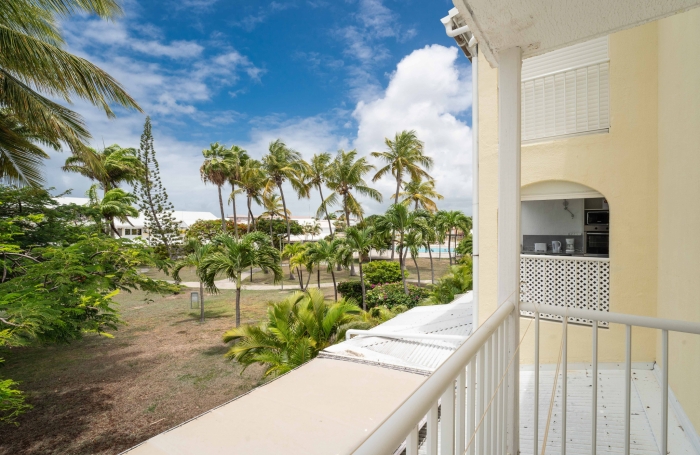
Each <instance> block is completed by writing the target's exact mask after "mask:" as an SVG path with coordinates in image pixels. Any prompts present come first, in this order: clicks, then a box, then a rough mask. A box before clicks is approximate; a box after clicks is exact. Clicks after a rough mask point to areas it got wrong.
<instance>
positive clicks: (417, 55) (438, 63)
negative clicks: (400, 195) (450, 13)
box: [353, 45, 471, 212]
mask: <svg viewBox="0 0 700 455" xmlns="http://www.w3.org/2000/svg"><path fill="white" fill-rule="evenodd" d="M458 57H459V54H458V51H457V48H454V47H450V48H447V47H443V46H439V45H433V46H427V47H425V48H423V49H419V50H416V51H414V52H412V53H411V54H410V55H408V56H407V57H405V58H404V59H403V60H401V62H400V63H399V64H398V65H397V67H396V71H395V72H394V73H393V75H392V76H391V80H390V82H389V84H388V86H387V87H386V90H385V91H384V93H383V94H382V96H380V97H378V98H376V99H374V100H371V101H367V102H365V101H360V102H359V103H358V104H357V106H356V108H355V111H354V112H353V116H354V117H355V119H356V120H357V123H358V131H357V138H356V139H355V141H354V146H355V147H356V148H357V149H358V150H359V151H360V152H361V153H362V154H369V153H371V152H373V151H382V150H384V149H385V148H386V146H385V145H384V138H385V137H386V136H390V137H391V136H393V134H394V133H395V132H399V131H402V130H416V132H417V134H418V137H419V138H420V139H421V140H423V141H424V143H425V150H426V153H427V154H428V155H430V156H431V157H433V159H434V161H435V167H434V169H433V170H432V171H431V175H432V176H433V177H434V178H435V180H436V181H437V189H438V191H439V192H440V193H441V194H443V195H444V196H445V201H444V202H443V203H442V204H441V206H444V207H446V208H451V209H460V210H465V211H467V212H469V211H470V210H469V209H470V207H469V205H470V198H471V165H470V163H471V129H470V128H469V126H468V125H467V124H466V123H465V122H464V121H462V120H460V119H459V115H460V114H464V113H465V112H466V111H467V110H468V109H469V107H470V106H471V90H470V80H469V72H468V71H466V67H464V66H461V65H459V64H458ZM378 187H379V189H380V190H381V191H382V193H383V194H384V195H385V199H386V198H388V196H389V195H390V194H392V193H393V192H394V191H395V187H394V185H393V184H392V183H391V182H390V180H389V179H386V178H385V179H383V180H382V181H380V182H378ZM366 204H367V209H368V211H370V212H375V211H377V210H378V206H377V204H376V203H372V202H370V201H367V202H366Z"/></svg>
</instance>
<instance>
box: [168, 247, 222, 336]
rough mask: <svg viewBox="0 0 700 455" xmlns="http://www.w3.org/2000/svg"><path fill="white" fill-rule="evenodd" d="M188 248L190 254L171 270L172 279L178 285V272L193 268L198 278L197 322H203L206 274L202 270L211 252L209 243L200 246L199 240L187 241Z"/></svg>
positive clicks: (211, 248)
mask: <svg viewBox="0 0 700 455" xmlns="http://www.w3.org/2000/svg"><path fill="white" fill-rule="evenodd" d="M187 244H188V247H189V249H190V250H192V252H191V253H190V254H188V255H187V256H185V257H183V258H181V259H180V260H179V261H177V262H176V263H175V266H174V268H173V272H172V273H173V279H174V280H175V281H176V282H177V283H179V282H180V281H181V280H180V270H182V269H183V268H185V267H194V268H195V270H196V273H197V277H198V278H199V321H200V322H204V281H206V273H205V269H204V260H205V259H206V258H207V257H208V256H209V255H210V254H211V252H212V251H213V245H212V244H211V243H206V244H202V242H200V241H199V239H189V240H188V242H187Z"/></svg>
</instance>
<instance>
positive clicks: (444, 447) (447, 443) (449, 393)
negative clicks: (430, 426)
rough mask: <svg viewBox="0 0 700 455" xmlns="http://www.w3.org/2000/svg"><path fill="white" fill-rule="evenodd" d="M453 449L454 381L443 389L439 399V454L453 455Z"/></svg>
mask: <svg viewBox="0 0 700 455" xmlns="http://www.w3.org/2000/svg"><path fill="white" fill-rule="evenodd" d="M454 450H455V383H454V381H452V382H450V385H449V386H448V387H447V389H445V392H444V393H443V394H442V398H441V399H440V455H453V454H454Z"/></svg>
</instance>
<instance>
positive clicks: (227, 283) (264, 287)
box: [180, 274, 430, 291]
mask: <svg viewBox="0 0 700 455" xmlns="http://www.w3.org/2000/svg"><path fill="white" fill-rule="evenodd" d="M247 276H250V274H248V275H247ZM406 281H407V282H410V283H417V282H418V280H416V279H411V278H409V279H407V280H406ZM429 281H430V280H428V282H429ZM422 283H426V281H425V280H423V281H422ZM180 284H181V285H183V286H185V287H188V288H195V289H196V288H199V282H198V281H182V282H181V283H180ZM214 284H216V287H217V288H219V289H236V283H234V282H233V281H231V280H219V281H215V282H214ZM297 286H298V285H297V284H293V283H287V282H285V283H284V289H285V290H290V291H291V290H299V288H298V287H297ZM315 287H318V284H316V283H314V282H311V283H309V288H315ZM321 287H322V288H332V287H333V283H332V282H330V283H321ZM281 288H282V287H281V285H279V284H244V285H243V286H241V289H243V290H244V291H274V290H276V291H279V290H281Z"/></svg>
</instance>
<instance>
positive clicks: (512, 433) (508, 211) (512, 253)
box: [497, 47, 522, 455]
mask: <svg viewBox="0 0 700 455" xmlns="http://www.w3.org/2000/svg"><path fill="white" fill-rule="evenodd" d="M498 61H499V68H498V294H497V302H498V304H499V305H506V304H511V305H513V307H514V311H513V312H512V313H511V315H510V316H509V317H508V319H509V328H510V330H509V333H508V346H507V351H506V352H507V356H508V359H511V358H512V359H513V363H512V367H511V368H510V369H509V370H508V381H507V387H508V397H507V403H508V408H507V415H508V421H507V425H506V429H507V433H508V435H507V439H506V450H505V453H507V454H511V455H517V454H518V452H519V451H520V450H519V443H520V441H519V439H520V435H519V422H518V416H519V408H518V404H519V403H518V401H519V390H518V388H519V387H520V359H519V358H518V354H517V352H518V351H517V346H518V340H519V339H520V313H519V311H518V300H519V291H520V144H521V137H520V128H521V123H520V109H521V106H520V104H521V96H520V88H521V87H520V80H521V74H520V70H521V66H522V51H521V49H520V48H518V47H514V48H510V49H505V50H502V51H500V52H499V53H498ZM499 455H500V454H499Z"/></svg>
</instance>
